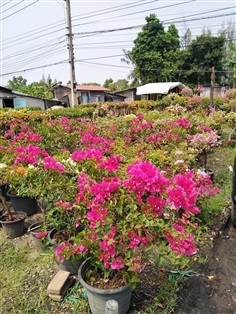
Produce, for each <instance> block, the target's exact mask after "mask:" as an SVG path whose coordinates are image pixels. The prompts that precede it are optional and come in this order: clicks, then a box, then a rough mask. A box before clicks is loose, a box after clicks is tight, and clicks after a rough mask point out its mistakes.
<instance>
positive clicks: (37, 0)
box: [0, 0, 39, 22]
mask: <svg viewBox="0 0 236 314" xmlns="http://www.w3.org/2000/svg"><path fill="white" fill-rule="evenodd" d="M37 2H39V0H35V1H34V2H32V3H30V4H28V5H27V6H25V7H24V8H22V9H20V10H18V11H16V12H14V13H12V14H10V15H7V16H5V17H4V18H2V19H0V22H1V21H3V20H5V19H7V18H8V17H11V16H13V15H14V14H16V13H19V12H20V11H22V10H25V9H27V8H28V7H30V6H31V5H34V4H35V3H37Z"/></svg>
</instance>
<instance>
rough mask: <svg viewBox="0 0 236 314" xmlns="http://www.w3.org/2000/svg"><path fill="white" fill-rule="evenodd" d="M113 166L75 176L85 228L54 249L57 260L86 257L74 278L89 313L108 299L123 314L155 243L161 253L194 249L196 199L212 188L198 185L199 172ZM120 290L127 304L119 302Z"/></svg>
mask: <svg viewBox="0 0 236 314" xmlns="http://www.w3.org/2000/svg"><path fill="white" fill-rule="evenodd" d="M115 169H116V170H117V168H116V167H115ZM116 170H114V171H111V172H109V173H108V172H107V175H106V176H105V175H104V176H103V177H102V178H101V174H104V173H105V172H102V171H101V169H98V167H97V171H96V170H95V171H93V173H91V175H88V174H86V173H84V172H82V173H81V174H80V175H79V177H78V189H79V192H78V194H77V195H76V200H75V203H76V204H77V206H80V207H81V208H86V211H85V212H83V215H81V216H80V220H78V223H81V224H83V226H84V229H83V230H82V231H81V232H80V233H78V234H77V235H76V237H74V238H73V239H71V242H70V243H69V244H67V245H65V244H64V245H62V246H61V247H60V249H59V250H56V251H55V254H56V255H58V257H59V258H61V257H62V258H65V257H66V256H67V254H68V253H69V254H70V257H72V255H73V252H75V253H76V255H77V256H81V257H83V258H85V259H86V258H87V257H88V258H89V260H86V261H85V262H84V263H82V264H81V266H80V269H79V280H80V282H81V284H82V285H84V286H85V288H86V290H87V292H88V300H89V304H90V307H91V310H92V313H93V314H100V313H103V312H104V311H105V303H106V301H107V300H110V299H112V300H113V299H115V300H117V302H118V304H119V308H122V309H123V310H122V311H120V312H119V313H122V314H123V313H127V311H128V308H129V301H130V299H131V290H132V289H134V288H135V286H136V284H137V282H138V281H139V272H140V271H141V270H142V269H143V267H145V263H146V261H147V254H148V251H149V250H150V249H151V248H152V247H153V246H154V245H157V246H158V247H159V250H160V254H161V253H162V252H161V250H162V249H165V250H166V247H169V249H170V250H174V251H175V252H177V253H179V254H186V255H192V254H194V253H195V252H196V247H195V245H194V238H193V235H192V231H193V230H195V228H196V227H197V226H196V224H194V216H195V215H196V214H198V213H199V212H200V210H199V208H198V207H197V201H198V199H199V198H200V197H203V196H204V193H206V192H207V190H209V189H212V186H211V184H212V183H211V182H210V183H209V184H207V185H205V186H204V189H202V186H201V180H200V176H201V174H199V175H195V174H194V172H193V171H190V170H189V171H186V172H185V173H183V174H182V173H181V174H177V175H174V176H171V177H168V176H167V175H166V176H165V175H164V174H162V173H161V171H160V170H159V169H158V168H157V167H156V166H155V165H154V164H152V163H151V162H149V161H141V160H139V161H137V162H134V163H133V164H131V165H129V166H128V167H127V170H126V176H125V177H122V176H118V175H116ZM200 190H201V193H200V192H199V191H200ZM205 195H206V194H205ZM74 250H75V251H74ZM123 290H125V292H124V293H125V295H126V296H127V298H126V299H125V304H126V305H124V304H122V302H121V300H122V299H123V297H121V295H120V293H121V291H122V292H123ZM98 291H100V292H98ZM113 292H114V293H115V294H114V295H113V294H112V293H113ZM100 297H102V298H101V303H99V299H100ZM116 297H117V299H116ZM94 298H95V299H94ZM120 302H121V303H120ZM98 304H99V305H98Z"/></svg>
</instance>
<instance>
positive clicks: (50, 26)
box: [4, 0, 157, 42]
mask: <svg viewBox="0 0 236 314" xmlns="http://www.w3.org/2000/svg"><path fill="white" fill-rule="evenodd" d="M142 1H144V0H140V1H136V2H135V3H139V2H142ZM155 1H157V0H155ZM148 3H149V2H148ZM148 3H146V4H148ZM122 6H123V7H124V6H125V7H126V6H127V4H126V5H122ZM117 7H121V6H116V7H113V8H117ZM110 9H111V8H109V9H104V10H98V11H94V12H97V13H98V12H101V11H102V12H106V11H107V10H110ZM124 9H126V8H124ZM87 14H88V13H87ZM87 14H86V15H87ZM83 15H85V14H82V15H77V16H78V17H79V18H80V17H81V16H83ZM72 20H73V18H72ZM55 24H56V25H55ZM63 24H64V22H61V21H58V22H54V23H51V24H48V25H46V26H43V27H40V28H37V29H35V30H33V31H30V32H25V33H23V34H21V35H17V36H13V37H10V38H8V39H6V40H4V42H8V41H9V40H11V39H14V40H12V41H10V42H14V41H15V40H19V37H22V36H23V35H25V34H29V33H32V32H33V33H34V32H35V31H36V33H35V34H38V33H41V32H42V29H43V28H46V30H48V29H52V28H55V27H58V26H61V25H63ZM52 25H54V26H52ZM59 30H62V29H59ZM29 36H31V35H28V36H25V37H23V38H26V37H29ZM20 39H22V38H20Z"/></svg>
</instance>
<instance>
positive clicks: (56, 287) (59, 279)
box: [47, 270, 70, 295]
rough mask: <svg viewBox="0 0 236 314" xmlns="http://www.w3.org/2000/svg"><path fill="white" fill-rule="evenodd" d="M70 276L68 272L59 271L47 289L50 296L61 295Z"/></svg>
mask: <svg viewBox="0 0 236 314" xmlns="http://www.w3.org/2000/svg"><path fill="white" fill-rule="evenodd" d="M69 275H70V273H69V272H68V271H65V270H59V271H58V272H57V273H56V275H55V276H54V277H53V279H52V280H51V282H50V283H49V285H48V287H47V292H48V294H50V293H51V294H57V295H59V294H61V290H62V288H63V286H64V285H65V283H66V281H67V279H68V278H69Z"/></svg>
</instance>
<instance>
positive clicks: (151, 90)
mask: <svg viewBox="0 0 236 314" xmlns="http://www.w3.org/2000/svg"><path fill="white" fill-rule="evenodd" d="M175 87H178V88H179V89H183V88H185V87H186V86H185V85H184V84H182V83H180V82H160V83H149V84H145V85H143V86H139V87H137V95H147V94H164V95H165V94H168V92H169V91H170V90H171V89H173V88H175Z"/></svg>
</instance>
